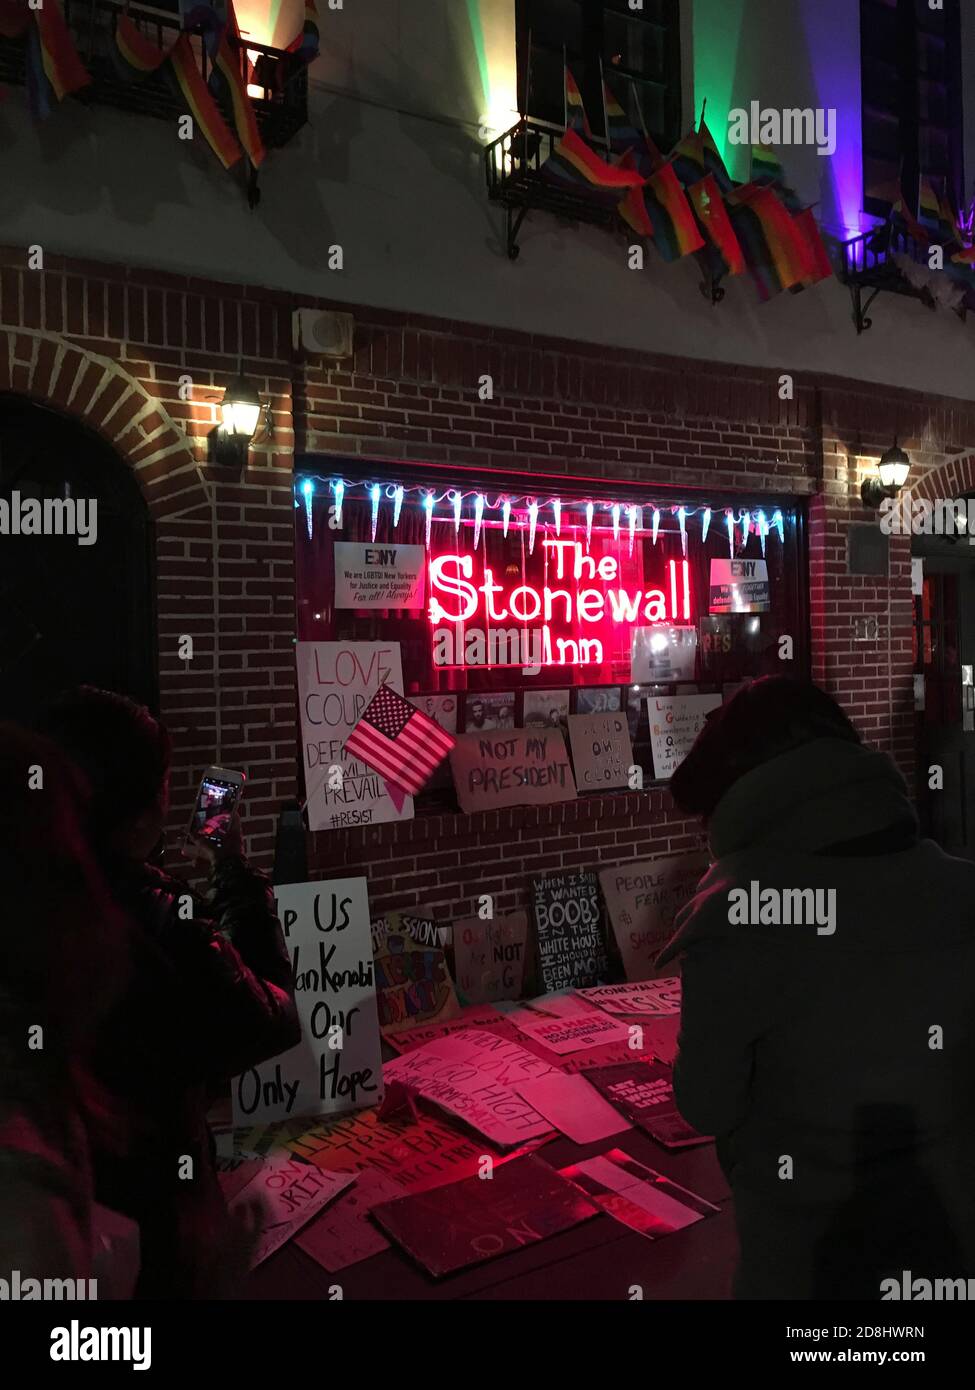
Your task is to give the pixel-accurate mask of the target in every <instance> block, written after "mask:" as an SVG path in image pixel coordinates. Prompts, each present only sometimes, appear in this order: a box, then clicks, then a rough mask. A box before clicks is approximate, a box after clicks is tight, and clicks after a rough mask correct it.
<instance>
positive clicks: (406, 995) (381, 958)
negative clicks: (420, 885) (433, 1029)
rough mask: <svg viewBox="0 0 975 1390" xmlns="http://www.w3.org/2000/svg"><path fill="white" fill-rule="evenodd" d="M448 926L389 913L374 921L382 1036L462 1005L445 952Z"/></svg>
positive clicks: (447, 1014)
mask: <svg viewBox="0 0 975 1390" xmlns="http://www.w3.org/2000/svg"><path fill="white" fill-rule="evenodd" d="M446 931H447V929H446V927H444V926H442V925H441V924H440V923H438V922H435V921H433V919H432V918H429V917H421V916H418V915H416V914H414V913H409V912H387V913H386V914H385V916H384V917H381V918H379V919H378V920H377V921H375V922H373V924H372V949H373V957H374V959H375V963H376V999H377V1005H378V1009H379V1026H380V1027H381V1028H382V1030H383V1035H384V1036H386V1035H388V1034H390V1033H399V1032H402V1031H403V1030H404V1029H406V1028H412V1027H413V1026H414V1025H415V1024H421V1023H433V1022H435V1021H436V1020H437V1019H440V1020H442V1021H445V1020H447V1019H448V1018H452V1017H453V1016H454V1014H456V1012H457V1010H458V1008H459V1007H460V1006H459V1005H458V1003H457V995H456V994H455V992H454V982H453V980H452V979H451V978H450V972H449V970H448V969H447V957H446V955H445V953H444V940H445V938H446Z"/></svg>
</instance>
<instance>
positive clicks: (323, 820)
mask: <svg viewBox="0 0 975 1390" xmlns="http://www.w3.org/2000/svg"><path fill="white" fill-rule="evenodd" d="M295 659H296V661H297V665H298V707H299V712H300V718H301V748H302V761H303V763H304V768H305V794H306V796H307V798H308V829H309V830H344V829H346V828H348V827H349V826H353V825H380V824H382V823H383V822H384V821H393V820H412V819H413V798H412V797H411V796H404V797H403V799H402V801H394V800H393V798H392V797H391V796H390V795H389V792H388V791H387V789H386V783H385V780H384V779H383V778H382V777H380V775H379V773H378V772H374V771H373V769H372V768H371V767H367V766H366V764H365V763H364V762H361V761H359V759H357V758H351V757H349V755H348V754H347V753H346V752H345V740H346V739H347V738H348V737H349V734H351V732H352V730H353V729H354V728H355V726H356V724H357V723H358V722H359V719H360V717H361V715H362V712H363V710H364V709H365V707H366V705H368V703H369V701H370V700H371V699H372V697H373V696H374V695H375V693H376V691H377V690H378V689H379V687H380V686H381V685H382V684H383V683H384V682H385V683H386V684H388V685H389V686H390V688H391V689H393V690H395V691H396V693H397V694H398V695H402V694H403V668H402V664H401V662H400V649H399V643H398V642H298V643H296V645H295Z"/></svg>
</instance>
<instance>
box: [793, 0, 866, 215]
mask: <svg viewBox="0 0 975 1390" xmlns="http://www.w3.org/2000/svg"><path fill="white" fill-rule="evenodd" d="M799 7H800V11H801V14H802V24H803V28H804V30H805V34H806V47H807V52H808V54H809V64H810V67H811V69H812V79H813V87H814V90H815V92H816V101H817V104H818V105H819V106H822V107H826V108H830V107H831V108H832V109H833V110H835V112H836V151H835V153H834V154H832V155H830V156H824V157H823V160H822V162H823V165H824V169H823V175H822V176H821V180H820V182H821V187H822V209H821V214H820V220H821V221H822V224H823V226H825V227H826V228H827V230H828V231H830V232H832V233H833V235H834V236H837V237H841V238H842V239H843V240H844V241H848V240H849V239H850V238H851V237H855V236H857V235H859V233H860V232H861V231H862V230H864V229H865V227H866V225H868V223H869V222H870V221H872V219H867V222H864V221H863V212H862V209H863V127H862V123H861V113H860V6H859V5H856V4H851V3H850V0H799Z"/></svg>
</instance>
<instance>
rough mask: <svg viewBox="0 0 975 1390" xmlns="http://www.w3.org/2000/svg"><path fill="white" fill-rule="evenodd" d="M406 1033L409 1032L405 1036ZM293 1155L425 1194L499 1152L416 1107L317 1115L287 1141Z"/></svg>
mask: <svg viewBox="0 0 975 1390" xmlns="http://www.w3.org/2000/svg"><path fill="white" fill-rule="evenodd" d="M406 1036H409V1035H408V1034H407V1035H406ZM287 1147H288V1148H289V1149H290V1150H291V1151H292V1152H293V1153H295V1154H298V1155H299V1156H300V1157H302V1158H306V1159H307V1160H308V1162H309V1163H314V1164H315V1166H316V1167H317V1168H325V1169H327V1170H328V1171H329V1172H349V1173H365V1172H370V1173H380V1174H381V1175H382V1176H383V1177H385V1178H388V1179H389V1181H390V1182H391V1183H394V1184H395V1186H396V1187H397V1188H398V1190H399V1191H400V1192H426V1191H427V1190H428V1189H429V1188H431V1187H439V1186H440V1185H441V1184H442V1183H445V1182H456V1180H457V1179H458V1178H466V1177H469V1176H470V1175H471V1174H472V1173H476V1172H477V1171H478V1165H479V1164H480V1162H481V1159H482V1157H483V1155H484V1154H490V1155H491V1156H492V1157H493V1158H496V1159H500V1157H501V1151H500V1149H496V1148H495V1147H494V1146H493V1145H491V1144H488V1143H486V1141H485V1140H484V1139H483V1138H482V1137H481V1136H477V1137H476V1138H475V1137H473V1136H470V1135H466V1134H462V1133H460V1131H459V1130H458V1129H457V1127H456V1126H455V1125H452V1124H451V1123H450V1122H449V1121H448V1120H446V1119H445V1118H444V1116H443V1115H438V1114H432V1113H430V1112H428V1111H423V1110H418V1111H417V1112H416V1113H415V1114H411V1113H409V1112H407V1111H404V1112H403V1113H402V1114H398V1115H388V1116H386V1117H385V1118H381V1117H380V1116H379V1114H378V1113H377V1112H376V1111H375V1110H357V1111H356V1112H355V1113H354V1114H350V1115H341V1116H336V1117H329V1118H325V1119H321V1120H319V1121H317V1122H316V1123H314V1124H312V1125H310V1126H309V1127H308V1129H306V1130H305V1131H304V1132H303V1133H302V1134H300V1135H296V1136H295V1137H294V1138H292V1139H289V1140H288V1142H287Z"/></svg>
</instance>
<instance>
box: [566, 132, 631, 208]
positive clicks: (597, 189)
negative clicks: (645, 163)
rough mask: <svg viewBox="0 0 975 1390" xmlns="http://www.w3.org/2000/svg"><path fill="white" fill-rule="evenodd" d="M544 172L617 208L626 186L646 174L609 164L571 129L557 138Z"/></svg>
mask: <svg viewBox="0 0 975 1390" xmlns="http://www.w3.org/2000/svg"><path fill="white" fill-rule="evenodd" d="M542 175H543V177H545V178H547V179H550V180H552V181H553V182H555V183H557V184H560V185H561V186H562V187H570V188H572V190H573V191H575V192H584V193H585V194H586V196H587V197H590V198H592V199H593V200H594V201H595V202H599V203H605V204H606V205H607V206H609V207H614V206H615V205H616V204H617V203H618V202H619V200H620V197H621V196H622V195H623V194H625V193H626V191H627V189H630V188H637V187H639V185H640V184H642V183H643V176H642V175H641V174H640V173H638V172H637V170H636V169H631V168H627V167H626V166H624V165H620V164H610V163H609V161H608V160H605V159H604V158H603V157H602V155H600V154H597V153H596V151H595V150H594V149H593V148H592V147H591V146H590V145H587V144H586V142H585V140H583V139H582V137H581V135H579V133H578V131H575V130H571V129H570V130H567V131H566V132H565V134H564V135H563V136H561V137H560V138H559V139H558V140H556V142H555V146H554V148H553V150H552V153H551V154H550V155H549V157H548V159H546V161H545V163H544V164H543V165H542Z"/></svg>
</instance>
